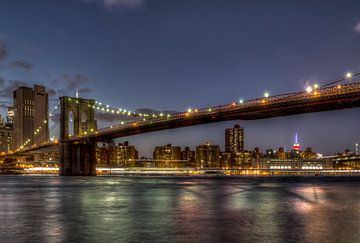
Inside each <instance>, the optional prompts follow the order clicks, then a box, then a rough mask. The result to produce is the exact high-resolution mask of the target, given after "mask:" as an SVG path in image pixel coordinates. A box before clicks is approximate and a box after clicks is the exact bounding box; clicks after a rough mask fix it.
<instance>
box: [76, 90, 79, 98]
mask: <svg viewBox="0 0 360 243" xmlns="http://www.w3.org/2000/svg"><path fill="white" fill-rule="evenodd" d="M75 96H76V98H79V89H76V93H75Z"/></svg>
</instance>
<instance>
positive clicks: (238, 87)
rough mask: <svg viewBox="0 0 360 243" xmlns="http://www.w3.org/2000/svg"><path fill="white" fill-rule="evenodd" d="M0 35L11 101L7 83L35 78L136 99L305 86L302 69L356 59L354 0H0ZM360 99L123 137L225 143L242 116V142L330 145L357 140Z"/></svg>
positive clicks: (359, 53)
mask: <svg viewBox="0 0 360 243" xmlns="http://www.w3.org/2000/svg"><path fill="white" fill-rule="evenodd" d="M0 40H1V45H0V78H1V80H3V82H2V86H1V87H0V96H1V97H0V100H1V101H9V98H8V97H9V96H8V95H9V92H8V91H10V90H12V89H13V88H14V87H16V86H17V85H24V84H26V85H32V84H33V83H42V84H44V85H46V86H47V87H48V89H49V91H50V93H51V94H52V95H53V96H52V99H56V98H57V97H58V96H59V95H62V94H69V95H74V93H75V91H76V89H80V95H81V96H84V97H89V98H96V99H98V100H100V101H102V102H104V103H109V104H110V105H118V106H121V107H127V108H129V109H132V110H136V109H138V108H151V109H155V110H185V109H187V108H188V107H192V108H196V107H205V106H208V105H219V104H224V103H228V102H230V101H233V100H238V99H239V98H243V99H248V98H255V97H258V96H262V94H263V92H264V91H265V90H267V91H269V92H270V94H279V93H285V92H292V91H298V90H303V89H304V86H305V84H306V82H307V81H308V82H319V83H321V82H326V81H327V80H331V79H334V78H337V77H339V76H342V75H343V74H344V73H346V72H347V71H358V70H360V58H359V57H360V2H359V1H355V0H354V1H351V0H349V1H335V0H334V1H330V0H329V1H325V0H316V1H307V0H305V1H278V0H274V1H265V0H263V1H260V0H255V1H237V0H227V1H223V0H196V1H194V0H181V1H180V0H172V1H169V0H66V1H55V0H47V1H45V0H38V1H25V0H11V1H10V0H5V1H2V2H1V4H0ZM1 50H5V54H4V55H1ZM0 84H1V83H0ZM10 100H11V99H10ZM52 103H53V102H52ZM52 105H53V104H52ZM359 111H360V110H359V109H351V110H343V111H334V112H327V113H317V114H304V115H298V116H292V117H283V118H275V119H267V120H259V121H233V122H224V123H217V124H210V125H203V126H196V127H189V128H182V129H176V130H169V131H163V132H156V133H149V134H144V135H139V136H133V137H129V138H125V139H126V140H129V141H130V143H133V144H135V145H137V147H138V149H139V150H140V154H142V155H146V156H150V155H151V153H152V149H153V147H154V146H155V145H158V144H166V143H173V144H176V145H182V146H184V145H187V144H188V145H190V146H191V147H193V148H194V147H195V146H196V145H197V144H199V143H203V142H205V141H210V142H213V143H217V144H219V145H221V147H223V144H224V129H225V128H227V127H232V126H233V125H234V124H235V123H239V124H240V125H241V126H243V127H244V128H245V133H246V138H245V139H246V140H245V146H246V148H247V149H253V148H254V147H255V146H259V147H260V148H261V149H263V150H264V149H266V148H277V147H279V146H284V145H286V146H287V148H289V147H291V145H292V143H293V139H294V134H295V133H296V132H297V133H298V134H299V140H300V143H301V144H302V145H303V146H311V147H313V148H314V149H315V150H316V151H318V152H322V153H325V154H329V153H332V152H337V151H342V150H344V149H345V148H350V149H354V143H355V142H360V129H359V125H358V124H359V122H360V112H359ZM123 140H124V139H121V140H119V141H123Z"/></svg>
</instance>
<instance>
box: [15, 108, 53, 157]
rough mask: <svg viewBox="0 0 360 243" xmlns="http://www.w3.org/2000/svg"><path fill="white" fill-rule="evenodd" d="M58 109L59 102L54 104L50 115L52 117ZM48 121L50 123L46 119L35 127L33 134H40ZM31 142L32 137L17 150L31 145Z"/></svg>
mask: <svg viewBox="0 0 360 243" xmlns="http://www.w3.org/2000/svg"><path fill="white" fill-rule="evenodd" d="M57 109H58V104H57V105H55V106H54V109H53V111H52V112H51V113H50V114H49V117H52V116H53V115H54V114H55V112H56V111H57ZM47 123H48V121H47V120H44V121H43V125H40V126H38V127H37V128H36V129H35V131H34V132H33V134H34V135H35V136H36V135H37V134H39V133H40V132H41V130H42V129H43V127H45V126H46V125H45V124H47ZM30 142H31V139H30V138H27V139H26V140H25V142H24V143H23V144H22V145H20V146H19V147H17V148H16V151H18V150H21V149H23V148H25V147H26V146H28V145H29V143H30Z"/></svg>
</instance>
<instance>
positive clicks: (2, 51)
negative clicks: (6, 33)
mask: <svg viewBox="0 0 360 243" xmlns="http://www.w3.org/2000/svg"><path fill="white" fill-rule="evenodd" d="M7 55H8V50H7V46H6V44H5V43H4V42H1V41H0V61H1V60H3V59H5V58H6V57H7Z"/></svg>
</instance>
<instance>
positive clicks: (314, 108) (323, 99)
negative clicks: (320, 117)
mask: <svg viewBox="0 0 360 243" xmlns="http://www.w3.org/2000/svg"><path fill="white" fill-rule="evenodd" d="M359 106H360V83H359V82H356V83H351V84H345V85H341V86H340V85H339V86H332V87H328V88H322V89H317V90H316V91H314V92H312V93H307V92H296V93H290V94H284V95H278V96H272V97H269V98H258V99H252V100H248V101H245V102H243V103H230V104H226V105H222V106H216V107H207V108H203V109H195V110H193V111H192V112H181V113H176V114H172V115H171V116H170V117H160V118H159V117H158V118H152V119H147V120H146V121H142V120H138V121H136V122H129V123H125V124H123V125H117V126H113V127H110V128H104V129H99V130H97V131H96V132H94V133H92V134H88V135H86V136H79V137H75V138H72V139H70V140H69V142H79V141H88V140H91V141H106V140H111V139H115V138H119V137H125V136H130V135H136V134H141V133H147V132H153V131H160V130H165V129H173V128H179V127H186V126H193V125H198V124H206V123H213V122H220V121H228V120H255V119H265V118H271V117H279V116H289V115H295V114H302V113H310V112H320V111H328V110H338V109H345V108H354V107H359Z"/></svg>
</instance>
